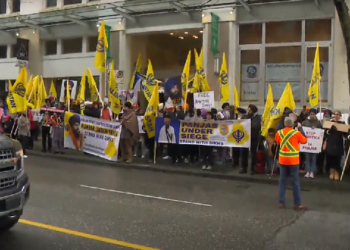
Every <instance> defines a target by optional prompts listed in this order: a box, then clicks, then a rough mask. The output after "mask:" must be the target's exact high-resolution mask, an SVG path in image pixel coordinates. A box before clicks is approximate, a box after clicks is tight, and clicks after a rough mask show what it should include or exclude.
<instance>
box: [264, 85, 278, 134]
mask: <svg viewBox="0 0 350 250" xmlns="http://www.w3.org/2000/svg"><path fill="white" fill-rule="evenodd" d="M274 108H275V103H274V102H273V93H272V87H271V84H269V88H268V91H267V97H266V103H265V108H264V113H263V115H262V126H261V131H262V135H263V136H265V137H266V135H267V124H268V122H269V120H270V117H271V114H272V112H273V109H274Z"/></svg>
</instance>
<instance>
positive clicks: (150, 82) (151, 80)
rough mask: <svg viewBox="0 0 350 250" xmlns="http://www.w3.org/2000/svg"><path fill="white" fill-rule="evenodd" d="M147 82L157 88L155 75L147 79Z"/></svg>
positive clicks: (150, 75)
mask: <svg viewBox="0 0 350 250" xmlns="http://www.w3.org/2000/svg"><path fill="white" fill-rule="evenodd" d="M146 82H147V84H148V85H149V86H156V80H155V79H154V75H153V74H149V75H148V76H147V78H146Z"/></svg>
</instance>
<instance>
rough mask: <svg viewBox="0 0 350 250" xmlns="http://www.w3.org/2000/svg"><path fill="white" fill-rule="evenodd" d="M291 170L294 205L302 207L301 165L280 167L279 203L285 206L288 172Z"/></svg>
mask: <svg viewBox="0 0 350 250" xmlns="http://www.w3.org/2000/svg"><path fill="white" fill-rule="evenodd" d="M288 170H289V173H290V175H291V176H292V179H293V183H292V184H293V197H294V205H295V206H300V205H301V199H300V185H299V165H294V166H291V165H280V182H279V186H278V202H279V203H280V204H283V205H284V204H285V202H286V200H285V198H286V190H287V171H288Z"/></svg>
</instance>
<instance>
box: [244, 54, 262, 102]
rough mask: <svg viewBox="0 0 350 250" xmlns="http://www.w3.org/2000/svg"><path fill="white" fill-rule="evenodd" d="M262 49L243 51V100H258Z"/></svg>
mask: <svg viewBox="0 0 350 250" xmlns="http://www.w3.org/2000/svg"><path fill="white" fill-rule="evenodd" d="M259 66H260V50H242V51H241V91H240V92H241V94H240V97H241V98H240V99H241V101H258V99H259V96H258V92H259Z"/></svg>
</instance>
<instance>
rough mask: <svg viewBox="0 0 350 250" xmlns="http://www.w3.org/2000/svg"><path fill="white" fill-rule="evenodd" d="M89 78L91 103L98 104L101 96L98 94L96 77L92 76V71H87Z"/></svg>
mask: <svg viewBox="0 0 350 250" xmlns="http://www.w3.org/2000/svg"><path fill="white" fill-rule="evenodd" d="M87 77H88V83H89V90H90V98H91V101H92V102H98V100H99V96H100V95H99V93H98V90H97V85H96V82H95V79H94V77H93V76H92V73H91V71H90V69H88V70H87Z"/></svg>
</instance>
